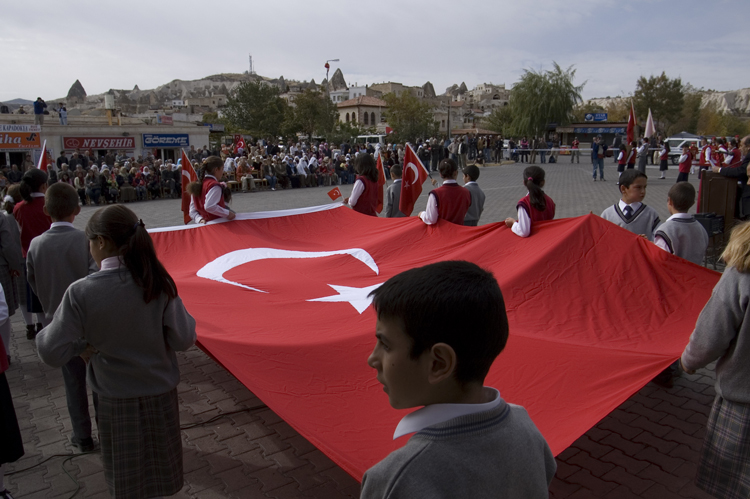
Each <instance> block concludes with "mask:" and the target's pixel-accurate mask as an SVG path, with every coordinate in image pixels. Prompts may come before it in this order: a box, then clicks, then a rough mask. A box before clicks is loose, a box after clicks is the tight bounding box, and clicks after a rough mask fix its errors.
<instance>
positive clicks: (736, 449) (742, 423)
mask: <svg viewBox="0 0 750 499" xmlns="http://www.w3.org/2000/svg"><path fill="white" fill-rule="evenodd" d="M695 483H696V485H697V486H698V488H700V489H702V490H704V491H706V492H707V493H709V494H711V495H712V496H714V497H722V498H724V499H734V498H736V499H747V498H748V497H750V404H740V403H737V402H731V401H729V400H727V399H725V398H722V397H721V396H719V395H717V396H716V399H715V400H714V405H713V408H712V409H711V414H710V415H709V416H708V424H707V427H706V438H705V440H704V441H703V450H702V451H701V457H700V463H699V464H698V473H697V477H696V481H695Z"/></svg>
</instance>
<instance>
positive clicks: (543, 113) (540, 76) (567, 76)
mask: <svg viewBox="0 0 750 499" xmlns="http://www.w3.org/2000/svg"><path fill="white" fill-rule="evenodd" d="M552 64H553V68H552V70H551V71H534V70H529V69H525V70H524V74H523V75H522V76H521V81H519V82H518V83H516V84H515V86H514V87H513V89H512V90H511V92H510V106H509V107H510V111H511V114H512V115H513V121H512V123H511V130H512V132H513V133H514V134H517V135H527V136H541V135H542V134H543V133H544V131H545V130H546V129H547V125H549V124H550V123H557V124H559V125H567V124H568V123H570V122H571V120H572V119H574V114H573V109H574V108H575V106H576V105H578V104H580V103H581V102H582V99H581V92H582V91H583V87H584V85H586V83H585V82H584V83H583V84H582V85H580V86H576V85H574V84H573V80H574V79H575V75H576V70H575V69H573V66H570V67H568V68H567V69H563V68H561V67H560V65H559V64H557V63H556V62H553V63H552Z"/></svg>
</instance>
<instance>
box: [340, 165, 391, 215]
mask: <svg viewBox="0 0 750 499" xmlns="http://www.w3.org/2000/svg"><path fill="white" fill-rule="evenodd" d="M399 195H400V193H399ZM377 204H378V183H377V182H373V181H372V180H370V179H369V178H367V177H363V176H362V175H357V180H355V181H354V187H352V193H351V195H350V196H349V206H351V207H352V208H353V209H354V211H356V212H358V213H362V214H363V215H370V216H373V217H377V216H378V213H377V211H375V208H376V206H377Z"/></svg>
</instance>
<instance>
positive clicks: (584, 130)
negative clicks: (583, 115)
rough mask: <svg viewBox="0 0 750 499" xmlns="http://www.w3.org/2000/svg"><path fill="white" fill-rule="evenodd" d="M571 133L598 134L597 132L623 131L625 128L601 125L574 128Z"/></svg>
mask: <svg viewBox="0 0 750 499" xmlns="http://www.w3.org/2000/svg"><path fill="white" fill-rule="evenodd" d="M573 133H591V134H598V133H625V128H623V127H620V128H610V127H601V128H574V129H573Z"/></svg>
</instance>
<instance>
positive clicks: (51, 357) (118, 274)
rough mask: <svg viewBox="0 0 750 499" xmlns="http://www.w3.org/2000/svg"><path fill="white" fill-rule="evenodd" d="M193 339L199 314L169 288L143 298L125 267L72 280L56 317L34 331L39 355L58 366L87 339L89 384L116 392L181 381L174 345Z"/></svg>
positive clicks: (163, 388)
mask: <svg viewBox="0 0 750 499" xmlns="http://www.w3.org/2000/svg"><path fill="white" fill-rule="evenodd" d="M194 343H195V319H193V318H192V317H191V316H190V314H188V312H187V310H185V306H184V305H183V304H182V300H181V299H180V298H179V297H176V298H175V299H174V300H169V299H168V298H167V296H166V295H165V294H162V295H161V296H160V297H159V298H157V299H154V300H151V302H150V303H145V302H144V301H143V289H142V288H141V287H139V286H138V285H137V284H136V283H135V282H134V281H133V278H132V276H131V275H130V271H129V270H127V269H126V268H124V267H121V268H119V269H112V270H102V271H100V272H97V273H95V274H91V275H89V276H87V277H84V278H83V279H80V280H78V281H76V282H74V283H73V284H71V285H70V287H69V288H68V290H67V291H66V292H65V296H63V299H62V303H60V306H59V307H58V309H57V312H55V318H54V319H53V320H52V323H50V325H49V326H47V327H46V328H44V329H43V330H42V331H41V332H40V333H39V334H38V335H37V337H36V345H37V349H38V350H39V357H40V358H41V359H42V360H43V361H44V362H45V363H46V364H49V365H50V366H52V367H60V366H62V365H64V364H65V363H66V362H68V361H69V360H70V359H71V358H73V357H74V356H75V355H79V354H80V353H81V352H82V351H83V350H84V349H85V348H86V345H87V344H90V345H92V346H93V347H94V348H96V349H97V350H98V351H99V353H97V354H94V355H93V356H92V357H91V360H90V361H89V363H88V369H87V374H88V376H87V378H88V383H89V386H91V389H92V390H93V391H95V392H96V393H98V394H100V395H104V396H107V397H112V398H134V397H145V396H149V395H160V394H162V393H166V392H168V391H170V390H171V389H172V388H174V387H176V386H177V383H179V381H180V371H179V368H178V366H177V356H176V355H175V351H180V350H187V349H188V348H190V347H191V346H192V345H193V344H194Z"/></svg>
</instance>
